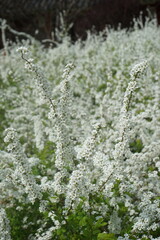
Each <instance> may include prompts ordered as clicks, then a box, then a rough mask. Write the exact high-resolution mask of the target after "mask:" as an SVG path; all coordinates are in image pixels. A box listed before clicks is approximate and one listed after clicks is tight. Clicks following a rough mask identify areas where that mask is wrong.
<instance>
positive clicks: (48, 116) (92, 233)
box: [0, 20, 160, 240]
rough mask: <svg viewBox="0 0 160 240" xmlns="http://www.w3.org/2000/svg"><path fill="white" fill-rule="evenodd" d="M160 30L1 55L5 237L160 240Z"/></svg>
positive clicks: (0, 194)
mask: <svg viewBox="0 0 160 240" xmlns="http://www.w3.org/2000/svg"><path fill="white" fill-rule="evenodd" d="M159 39H160V29H159V28H157V26H156V23H155V21H154V20H152V21H146V23H145V25H143V24H142V23H141V22H138V21H137V22H135V24H134V27H133V29H131V30H128V31H126V30H121V29H120V30H117V31H115V30H112V29H106V30H105V31H104V32H102V33H99V34H98V35H97V34H90V33H88V37H87V39H86V41H80V40H79V41H77V42H75V43H74V44H73V43H72V42H71V40H70V38H69V37H68V36H66V37H64V38H63V39H62V42H61V43H57V44H56V47H49V48H44V46H43V45H42V44H40V43H39V42H37V41H36V40H34V39H32V40H31V42H30V40H25V41H21V42H20V41H17V43H12V44H10V45H8V44H7V43H6V44H5V49H4V50H1V55H0V121H1V125H0V142H1V151H0V239H1V240H6V239H7V240H10V239H12V240H22V239H23V240H49V239H51V240H52V239H53V240H56V239H57V240H58V239H60V240H138V239H139V240H151V239H152V240H153V239H154V240H159V239H160V238H159V236H160V161H159V160H160V68H159V66H160V45H159Z"/></svg>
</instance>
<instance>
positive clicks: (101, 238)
mask: <svg viewBox="0 0 160 240" xmlns="http://www.w3.org/2000/svg"><path fill="white" fill-rule="evenodd" d="M97 240H116V238H115V236H114V234H113V233H99V234H98V238H97Z"/></svg>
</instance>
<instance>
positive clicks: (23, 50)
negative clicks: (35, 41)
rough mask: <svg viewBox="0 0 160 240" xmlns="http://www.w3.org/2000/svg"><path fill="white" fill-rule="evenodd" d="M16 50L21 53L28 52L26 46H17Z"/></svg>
mask: <svg viewBox="0 0 160 240" xmlns="http://www.w3.org/2000/svg"><path fill="white" fill-rule="evenodd" d="M16 52H20V53H22V54H27V53H28V48H26V47H19V48H17V50H16Z"/></svg>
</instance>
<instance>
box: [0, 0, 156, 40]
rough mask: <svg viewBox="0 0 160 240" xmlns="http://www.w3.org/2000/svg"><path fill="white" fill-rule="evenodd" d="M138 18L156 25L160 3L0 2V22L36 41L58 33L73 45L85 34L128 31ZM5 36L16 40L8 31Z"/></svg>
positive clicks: (123, 0)
mask: <svg viewBox="0 0 160 240" xmlns="http://www.w3.org/2000/svg"><path fill="white" fill-rule="evenodd" d="M140 14H141V18H142V21H145V17H146V16H149V17H152V16H155V17H156V19H157V25H159V24H160V0H0V18H1V19H6V20H7V24H8V25H9V26H10V27H11V28H13V29H15V30H16V31H20V32H25V33H28V34H30V35H32V36H34V37H35V38H37V39H38V40H43V39H54V38H56V34H55V32H56V31H57V30H59V31H60V30H62V31H65V32H67V33H69V35H70V36H71V39H72V40H73V41H75V40H77V39H78V38H82V39H85V38H86V32H87V30H91V31H100V30H103V29H104V28H105V27H106V26H111V27H113V28H115V29H116V28H118V27H122V28H130V27H132V25H133V19H134V18H138V17H139V15H140ZM6 31H7V29H6ZM6 35H7V37H8V38H9V39H12V40H14V38H15V36H14V34H13V33H11V32H10V31H9V30H8V32H6ZM54 40H56V39H54ZM0 45H2V40H1V43H0Z"/></svg>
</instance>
